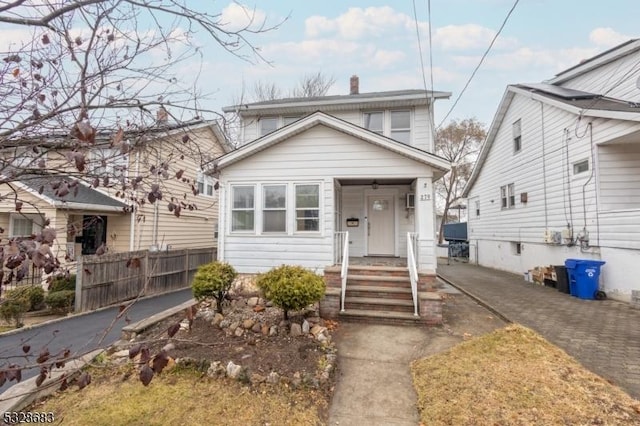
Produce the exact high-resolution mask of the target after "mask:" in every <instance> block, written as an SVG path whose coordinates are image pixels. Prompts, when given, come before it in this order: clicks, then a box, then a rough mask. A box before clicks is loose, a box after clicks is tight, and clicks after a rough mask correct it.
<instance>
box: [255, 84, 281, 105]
mask: <svg viewBox="0 0 640 426" xmlns="http://www.w3.org/2000/svg"><path fill="white" fill-rule="evenodd" d="M283 93H284V92H283V91H282V89H281V88H280V87H278V85H276V84H275V83H267V82H264V81H256V83H255V84H254V85H253V91H252V96H251V97H252V98H253V99H255V100H256V101H272V100H274V99H282V98H284V97H285V96H284V94H283Z"/></svg>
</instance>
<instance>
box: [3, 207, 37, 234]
mask: <svg viewBox="0 0 640 426" xmlns="http://www.w3.org/2000/svg"><path fill="white" fill-rule="evenodd" d="M38 219H40V220H42V222H41V223H37V222H36V221H37V220H38ZM15 220H30V221H31V233H30V234H29V235H14V234H15V222H14V221H15ZM42 223H44V217H43V216H42V215H40V214H37V213H10V214H9V234H8V236H9V238H27V237H30V236H31V235H33V234H35V233H37V232H38V231H40V230H41V229H42Z"/></svg>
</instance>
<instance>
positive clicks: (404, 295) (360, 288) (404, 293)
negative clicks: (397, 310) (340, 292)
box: [346, 283, 413, 299]
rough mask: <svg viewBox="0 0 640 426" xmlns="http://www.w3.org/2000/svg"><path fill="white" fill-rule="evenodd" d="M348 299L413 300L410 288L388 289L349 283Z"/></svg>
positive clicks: (386, 287)
mask: <svg viewBox="0 0 640 426" xmlns="http://www.w3.org/2000/svg"><path fill="white" fill-rule="evenodd" d="M346 297H367V298H375V299H412V297H413V296H412V294H411V288H410V287H388V286H380V285H350V284H349V283H347V291H346Z"/></svg>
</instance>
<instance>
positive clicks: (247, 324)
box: [242, 318, 256, 330]
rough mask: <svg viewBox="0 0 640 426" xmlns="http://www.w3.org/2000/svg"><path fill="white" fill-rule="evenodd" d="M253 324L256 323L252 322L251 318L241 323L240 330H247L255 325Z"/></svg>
mask: <svg viewBox="0 0 640 426" xmlns="http://www.w3.org/2000/svg"><path fill="white" fill-rule="evenodd" d="M255 323H256V322H255V321H254V320H252V319H251V318H248V319H246V320H244V321H242V328H244V329H245V330H249V329H250V328H252V327H253V326H254V325H255Z"/></svg>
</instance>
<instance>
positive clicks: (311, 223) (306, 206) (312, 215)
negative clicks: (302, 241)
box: [295, 184, 320, 231]
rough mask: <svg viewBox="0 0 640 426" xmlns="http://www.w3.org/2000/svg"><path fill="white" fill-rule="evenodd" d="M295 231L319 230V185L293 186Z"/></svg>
mask: <svg viewBox="0 0 640 426" xmlns="http://www.w3.org/2000/svg"><path fill="white" fill-rule="evenodd" d="M295 197H296V231H319V230H320V185H317V184H298V185H295Z"/></svg>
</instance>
